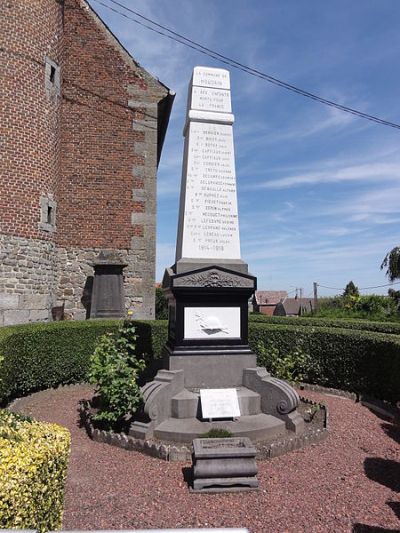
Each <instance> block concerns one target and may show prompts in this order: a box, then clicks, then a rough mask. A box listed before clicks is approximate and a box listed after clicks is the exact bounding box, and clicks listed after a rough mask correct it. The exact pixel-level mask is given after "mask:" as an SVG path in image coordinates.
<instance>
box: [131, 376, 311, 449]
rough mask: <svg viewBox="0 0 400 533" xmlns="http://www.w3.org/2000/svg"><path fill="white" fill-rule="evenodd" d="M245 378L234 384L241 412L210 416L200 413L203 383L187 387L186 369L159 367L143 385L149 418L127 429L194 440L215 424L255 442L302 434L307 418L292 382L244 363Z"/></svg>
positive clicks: (162, 437)
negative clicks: (234, 416) (231, 415)
mask: <svg viewBox="0 0 400 533" xmlns="http://www.w3.org/2000/svg"><path fill="white" fill-rule="evenodd" d="M242 381H243V383H244V384H243V385H240V386H237V387H236V391H237V395H238V400H239V408H240V417H238V418H237V419H223V420H213V421H210V420H203V419H202V413H201V402H200V393H199V389H194V388H192V389H190V388H186V387H185V379H184V371H183V370H182V369H181V370H174V371H169V370H160V371H159V372H158V374H157V376H156V377H155V379H154V381H152V382H150V383H147V384H146V385H145V386H144V387H143V389H142V392H143V396H144V399H145V407H144V411H145V414H146V415H147V417H148V418H147V421H143V420H141V421H139V420H138V421H135V422H133V423H132V425H131V428H130V431H129V435H130V436H132V437H134V438H138V439H144V440H147V439H153V438H154V439H158V440H160V441H169V442H175V443H191V442H192V440H193V439H195V438H198V437H200V436H202V435H203V434H204V433H207V432H208V431H210V430H211V429H215V428H219V429H225V430H227V431H229V432H230V433H232V435H234V436H235V437H249V438H250V439H251V440H252V441H254V442H257V441H270V440H271V439H274V438H280V437H284V436H286V435H288V434H289V433H293V434H294V435H296V436H297V435H301V434H302V432H303V431H304V420H303V417H302V416H301V415H300V414H299V413H298V412H297V410H296V408H297V406H298V403H299V397H298V394H297V392H296V391H295V390H294V389H293V388H292V387H291V386H290V385H288V384H287V383H285V382H284V381H281V380H279V379H276V378H273V377H272V376H270V374H268V372H267V371H266V370H265V369H264V368H246V369H244V371H243V380H242Z"/></svg>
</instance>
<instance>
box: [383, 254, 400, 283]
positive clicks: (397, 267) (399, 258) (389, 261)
mask: <svg viewBox="0 0 400 533" xmlns="http://www.w3.org/2000/svg"><path fill="white" fill-rule="evenodd" d="M384 268H386V272H385V274H386V276H387V277H388V278H389V281H390V282H392V281H394V280H395V279H398V278H400V246H395V247H394V248H393V249H392V250H390V252H388V253H387V254H386V255H385V258H384V260H383V261H382V264H381V270H383V269H384Z"/></svg>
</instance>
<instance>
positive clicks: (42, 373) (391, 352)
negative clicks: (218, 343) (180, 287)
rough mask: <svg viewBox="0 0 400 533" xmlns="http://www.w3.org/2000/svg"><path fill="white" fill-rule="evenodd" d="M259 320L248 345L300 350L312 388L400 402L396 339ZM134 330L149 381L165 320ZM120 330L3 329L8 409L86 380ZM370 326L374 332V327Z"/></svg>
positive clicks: (306, 321) (99, 326)
mask: <svg viewBox="0 0 400 533" xmlns="http://www.w3.org/2000/svg"><path fill="white" fill-rule="evenodd" d="M255 316H257V315H253V318H252V320H251V321H250V325H249V344H250V345H251V347H252V349H253V350H254V351H257V344H258V343H259V342H261V343H263V344H264V345H266V346H268V345H273V346H274V347H276V348H277V349H278V350H279V352H280V353H281V354H282V355H285V354H290V353H291V352H293V350H295V349H300V350H302V351H303V352H305V353H308V354H310V356H311V359H310V361H311V362H310V364H309V366H308V368H305V369H304V371H303V372H302V373H303V374H304V375H305V376H306V379H307V380H308V381H310V382H312V383H317V384H320V385H326V386H329V387H335V388H340V389H345V390H351V391H356V392H366V393H369V394H371V395H373V396H376V397H378V398H383V399H387V400H391V401H398V400H399V399H400V337H399V336H398V335H394V334H388V333H380V332H374V331H363V330H361V329H355V325H356V321H351V322H350V321H345V323H346V326H347V329H345V328H340V327H339V326H338V324H339V322H340V323H341V322H342V321H338V320H335V321H334V323H335V326H333V325H332V324H331V322H332V321H330V320H329V321H326V322H329V323H330V325H331V326H332V327H324V326H322V325H321V323H322V321H321V320H320V319H313V318H297V317H296V318H286V317H282V318H278V317H263V320H259V321H256V320H254V317H255ZM266 318H267V320H266ZM271 318H272V320H271ZM276 319H277V320H276ZM315 321H318V326H315ZM360 322H362V324H363V325H365V322H364V321H360ZM134 323H135V326H136V330H137V334H138V339H137V343H136V345H137V354H138V356H142V355H143V354H144V355H145V356H146V359H147V361H148V363H150V364H149V370H148V372H147V374H146V375H145V377H146V379H151V377H152V374H153V373H154V371H155V370H156V369H157V364H158V365H159V364H160V361H159V355H160V352H161V349H162V347H163V345H164V343H165V341H166V339H167V321H165V320H159V321H134ZM357 323H358V321H357ZM118 324H119V322H118V321H116V320H109V321H105V320H93V321H82V322H55V323H50V324H39V325H37V324H35V325H27V326H13V327H10V328H0V355H3V356H4V361H3V363H0V381H1V378H2V379H3V386H2V387H1V384H0V389H2V391H3V392H2V399H3V402H4V401H6V400H8V399H10V398H12V397H15V396H17V395H20V394H26V393H28V392H31V391H34V390H38V389H43V388H47V387H52V386H56V385H58V384H64V383H73V382H79V381H83V380H85V379H86V376H87V370H88V365H89V357H90V355H91V354H92V353H93V351H94V347H95V343H96V340H97V338H98V337H99V336H100V335H102V334H103V333H105V332H107V331H116V329H117V328H118ZM369 324H373V326H372V327H375V324H376V323H369ZM367 325H368V324H367ZM381 325H382V326H388V324H381ZM389 325H390V326H392V325H391V324H389ZM306 326H307V327H306ZM391 331H392V332H393V331H394V329H392V330H391ZM152 363H155V365H154V364H152ZM151 366H153V369H150V367H151Z"/></svg>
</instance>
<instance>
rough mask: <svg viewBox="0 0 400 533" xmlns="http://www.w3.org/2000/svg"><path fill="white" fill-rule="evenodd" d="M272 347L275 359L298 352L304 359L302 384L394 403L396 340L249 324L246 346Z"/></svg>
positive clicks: (399, 343) (397, 391)
mask: <svg viewBox="0 0 400 533" xmlns="http://www.w3.org/2000/svg"><path fill="white" fill-rule="evenodd" d="M258 343H262V344H263V345H264V346H266V347H268V346H273V347H275V348H277V349H278V350H279V352H280V355H287V354H290V353H292V352H293V351H294V350H295V349H298V350H300V351H302V352H304V353H307V354H309V355H310V356H311V357H310V361H309V363H308V366H307V368H304V369H302V373H303V374H304V375H305V380H306V381H308V382H310V383H316V384H319V385H324V386H328V387H334V388H338V389H344V390H350V391H354V392H360V393H368V394H370V395H372V396H375V397H377V398H382V399H385V400H389V401H398V400H399V399H400V338H399V337H398V336H397V335H389V334H384V333H375V332H369V331H360V330H358V331H357V330H350V329H339V328H324V327H318V328H314V327H308V328H307V327H303V326H302V327H295V326H292V325H276V324H265V323H264V324H261V323H254V322H253V323H251V325H250V328H249V344H250V346H251V348H252V349H253V350H254V351H255V352H257V347H258Z"/></svg>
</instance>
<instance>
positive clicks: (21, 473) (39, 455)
mask: <svg viewBox="0 0 400 533" xmlns="http://www.w3.org/2000/svg"><path fill="white" fill-rule="evenodd" d="M69 448H70V435H69V432H68V431H67V430H66V429H64V428H61V427H59V426H56V425H55V424H45V423H42V422H35V421H33V420H30V419H28V418H27V417H20V416H18V415H14V414H12V413H10V412H8V411H6V410H3V409H2V410H0V479H1V483H0V527H2V528H18V529H37V530H38V531H41V532H42V531H48V530H54V529H59V528H61V521H62V510H63V500H64V484H65V476H66V472H67V464H68V456H69Z"/></svg>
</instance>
